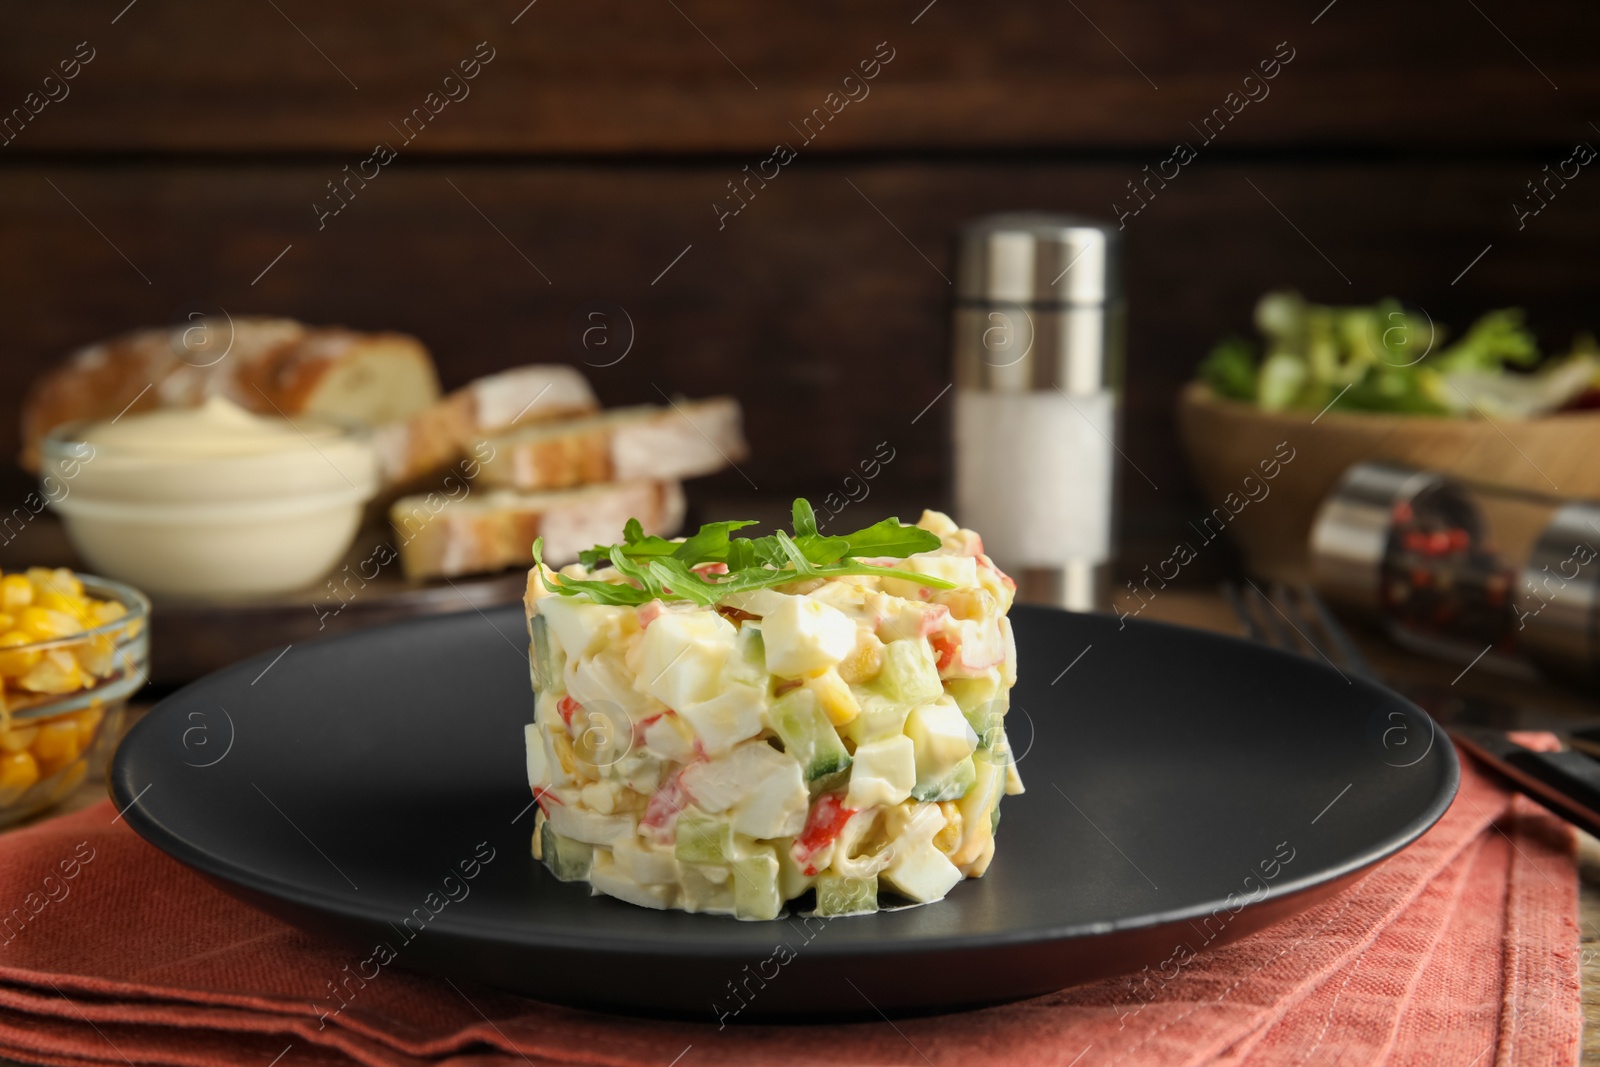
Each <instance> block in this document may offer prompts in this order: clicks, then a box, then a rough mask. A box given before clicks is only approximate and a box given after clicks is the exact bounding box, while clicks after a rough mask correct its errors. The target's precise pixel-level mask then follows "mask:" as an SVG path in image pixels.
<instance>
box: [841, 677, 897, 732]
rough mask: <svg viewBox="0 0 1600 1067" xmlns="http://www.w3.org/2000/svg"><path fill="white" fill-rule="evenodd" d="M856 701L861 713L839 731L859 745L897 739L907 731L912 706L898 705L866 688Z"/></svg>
mask: <svg viewBox="0 0 1600 1067" xmlns="http://www.w3.org/2000/svg"><path fill="white" fill-rule="evenodd" d="M856 699H857V701H858V702H859V703H860V705H861V711H860V713H859V714H857V715H856V717H855V718H853V719H851V720H850V721H849V722H847V723H845V724H844V725H843V726H841V727H840V728H839V729H840V732H842V733H843V734H844V735H845V736H846V737H848V738H850V740H852V741H854V742H855V743H856V744H857V745H864V744H866V743H867V742H869V741H880V740H882V739H883V738H885V737H897V736H899V735H900V734H901V733H902V732H903V731H904V730H905V728H906V716H907V715H910V714H911V705H909V704H900V703H897V702H895V701H893V700H890V699H889V698H888V697H886V696H884V695H883V694H882V693H879V692H876V691H874V690H871V689H865V688H863V689H862V690H861V691H860V692H859V693H858V694H857V697H856Z"/></svg>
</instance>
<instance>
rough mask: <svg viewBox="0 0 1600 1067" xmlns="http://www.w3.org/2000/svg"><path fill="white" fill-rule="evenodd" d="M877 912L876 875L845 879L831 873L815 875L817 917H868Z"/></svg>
mask: <svg viewBox="0 0 1600 1067" xmlns="http://www.w3.org/2000/svg"><path fill="white" fill-rule="evenodd" d="M877 910H878V876H877V875H875V874H874V875H869V876H868V877H866V878H846V877H844V876H843V875H838V874H834V873H833V872H831V871H826V872H824V873H822V874H819V875H817V912H816V913H817V914H818V915H823V916H828V917H832V916H837V915H870V914H871V913H872V912H875V911H877Z"/></svg>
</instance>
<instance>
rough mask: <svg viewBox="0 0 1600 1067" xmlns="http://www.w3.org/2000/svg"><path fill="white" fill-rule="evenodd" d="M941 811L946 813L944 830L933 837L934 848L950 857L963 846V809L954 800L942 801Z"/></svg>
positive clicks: (940, 803) (940, 804)
mask: <svg viewBox="0 0 1600 1067" xmlns="http://www.w3.org/2000/svg"><path fill="white" fill-rule="evenodd" d="M939 810H940V811H941V812H943V813H944V828H943V829H942V830H940V831H939V832H938V833H936V834H934V835H933V847H934V848H936V849H938V850H939V851H940V852H943V853H944V854H945V855H946V856H948V855H950V854H951V853H952V852H954V851H955V850H956V849H957V848H959V847H960V846H961V831H962V822H963V820H962V818H961V809H960V808H959V807H957V806H956V802H955V801H953V800H941V801H940V802H939Z"/></svg>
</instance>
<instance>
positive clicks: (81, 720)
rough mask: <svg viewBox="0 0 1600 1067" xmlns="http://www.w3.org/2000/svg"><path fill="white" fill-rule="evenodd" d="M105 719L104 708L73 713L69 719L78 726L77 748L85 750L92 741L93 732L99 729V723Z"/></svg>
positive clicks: (86, 709)
mask: <svg viewBox="0 0 1600 1067" xmlns="http://www.w3.org/2000/svg"><path fill="white" fill-rule="evenodd" d="M105 717H106V712H105V709H104V708H84V709H83V710H82V711H75V712H73V713H72V714H71V715H70V716H69V718H71V719H72V721H73V722H75V723H77V724H78V747H79V748H80V749H87V748H88V747H89V743H90V742H91V741H93V740H94V735H95V731H96V730H98V729H100V721H101V720H102V719H104V718H105Z"/></svg>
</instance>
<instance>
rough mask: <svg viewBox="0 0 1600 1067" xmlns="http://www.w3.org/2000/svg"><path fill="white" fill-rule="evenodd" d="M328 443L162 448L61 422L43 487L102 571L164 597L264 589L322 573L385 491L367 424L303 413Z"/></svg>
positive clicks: (301, 583)
mask: <svg viewBox="0 0 1600 1067" xmlns="http://www.w3.org/2000/svg"><path fill="white" fill-rule="evenodd" d="M300 425H301V426H307V427H311V428H312V429H314V430H315V431H316V432H315V436H316V437H317V439H318V442H319V443H313V441H312V440H311V438H310V437H309V436H308V437H306V438H304V446H305V447H291V448H289V449H286V450H285V451H282V452H273V453H268V454H252V455H232V456H203V457H156V458H152V457H151V456H148V455H143V454H134V453H130V452H128V451H125V450H119V449H117V448H114V447H111V446H108V445H106V444H103V443H102V444H93V443H90V442H89V441H86V440H84V439H83V437H82V432H83V430H84V427H83V426H82V425H81V424H79V425H72V426H65V427H58V428H57V429H56V430H53V431H52V432H51V433H50V434H49V436H47V437H46V438H45V441H44V443H43V453H44V465H43V469H42V472H41V481H40V492H41V494H42V496H43V498H44V499H45V500H46V501H48V502H49V504H50V506H51V507H52V508H53V509H54V510H55V511H56V512H57V513H58V514H59V515H60V516H61V519H62V522H63V523H64V524H65V526H66V530H67V536H68V537H69V538H70V539H71V540H72V543H73V546H74V547H75V548H77V550H78V552H79V553H80V554H81V555H82V556H83V558H84V559H85V560H86V561H87V562H88V563H89V565H90V566H91V567H92V568H93V569H94V570H95V571H97V572H99V573H101V574H105V575H107V576H109V577H113V578H118V579H121V580H123V581H126V582H131V583H132V584H134V585H136V586H138V587H140V588H141V589H144V590H146V591H147V592H149V593H152V594H155V595H158V596H176V597H194V598H216V597H235V596H264V595H268V594H273V593H284V592H290V591H292V590H296V589H303V588H306V587H308V586H310V585H312V584H314V583H315V582H316V581H318V580H319V579H320V578H322V576H323V575H325V574H327V573H328V571H330V570H331V569H333V567H334V565H335V564H336V563H338V561H339V560H340V559H341V558H342V557H343V555H344V553H345V552H346V551H347V550H348V549H349V547H350V542H351V540H352V539H353V538H354V537H355V533H356V529H357V527H358V526H359V525H360V522H361V515H362V506H363V505H364V504H365V503H366V502H367V501H368V500H370V499H372V497H373V496H374V495H375V494H376V492H377V484H378V482H377V464H376V461H375V457H374V454H373V451H372V445H371V442H370V440H369V439H368V435H367V433H366V431H365V430H362V429H358V428H353V427H334V426H331V425H329V424H326V423H321V424H311V423H309V422H301V423H300Z"/></svg>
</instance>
